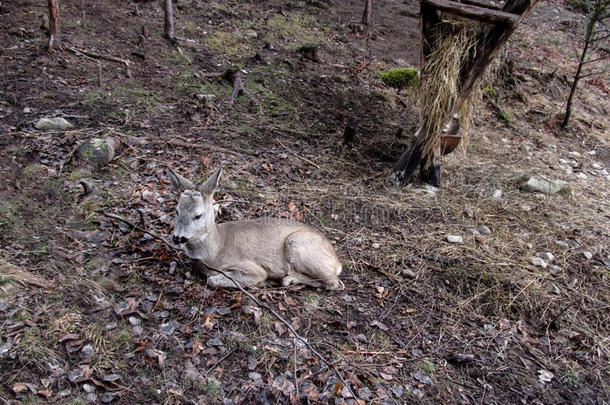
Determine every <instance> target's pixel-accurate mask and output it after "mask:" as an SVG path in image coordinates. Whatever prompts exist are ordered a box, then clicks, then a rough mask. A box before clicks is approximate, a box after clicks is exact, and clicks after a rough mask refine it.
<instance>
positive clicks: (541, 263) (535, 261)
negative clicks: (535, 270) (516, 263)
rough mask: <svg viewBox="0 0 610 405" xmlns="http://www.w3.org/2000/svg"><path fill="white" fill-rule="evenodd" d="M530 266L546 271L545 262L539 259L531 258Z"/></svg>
mask: <svg viewBox="0 0 610 405" xmlns="http://www.w3.org/2000/svg"><path fill="white" fill-rule="evenodd" d="M532 264H533V265H534V266H536V267H542V268H543V269H546V266H547V264H546V262H545V261H544V260H543V259H541V258H540V257H532Z"/></svg>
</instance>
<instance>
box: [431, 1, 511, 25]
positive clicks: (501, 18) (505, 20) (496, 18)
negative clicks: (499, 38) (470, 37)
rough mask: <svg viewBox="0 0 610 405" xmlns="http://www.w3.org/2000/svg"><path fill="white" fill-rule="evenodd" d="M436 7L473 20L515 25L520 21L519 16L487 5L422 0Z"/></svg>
mask: <svg viewBox="0 0 610 405" xmlns="http://www.w3.org/2000/svg"><path fill="white" fill-rule="evenodd" d="M422 2H424V3H427V4H429V5H431V6H433V7H434V8H436V9H438V10H440V11H442V12H444V13H448V14H453V15H457V16H460V17H465V18H468V19H471V20H476V21H482V22H487V23H500V24H506V25H509V26H513V25H515V24H517V21H519V16H518V15H515V14H512V13H507V12H505V11H500V10H494V9H491V8H487V7H479V6H473V5H470V4H464V3H458V2H455V1H451V0H422Z"/></svg>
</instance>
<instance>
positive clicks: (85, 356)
mask: <svg viewBox="0 0 610 405" xmlns="http://www.w3.org/2000/svg"><path fill="white" fill-rule="evenodd" d="M94 355H95V351H94V350H93V346H91V345H86V346H84V347H83V348H82V349H81V350H80V358H81V361H83V362H84V363H89V362H91V359H93V356H94Z"/></svg>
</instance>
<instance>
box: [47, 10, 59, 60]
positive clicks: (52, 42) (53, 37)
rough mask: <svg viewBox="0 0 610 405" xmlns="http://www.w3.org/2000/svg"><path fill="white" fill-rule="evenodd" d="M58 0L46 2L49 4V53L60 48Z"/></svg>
mask: <svg viewBox="0 0 610 405" xmlns="http://www.w3.org/2000/svg"><path fill="white" fill-rule="evenodd" d="M57 1H58V0H48V3H49V43H48V48H49V51H52V50H54V49H58V48H60V47H61V42H60V40H59V6H58V4H57Z"/></svg>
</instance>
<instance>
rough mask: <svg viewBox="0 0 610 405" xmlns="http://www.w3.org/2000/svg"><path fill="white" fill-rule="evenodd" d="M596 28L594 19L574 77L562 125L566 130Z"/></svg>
mask: <svg viewBox="0 0 610 405" xmlns="http://www.w3.org/2000/svg"><path fill="white" fill-rule="evenodd" d="M594 28H595V22H594V21H593V19H591V20H589V24H587V35H586V36H585V46H584V48H582V54H581V55H580V60H579V61H578V67H577V68H576V74H575V75H574V81H573V82H572V87H571V88H570V95H569V96H568V104H567V106H566V113H565V115H564V117H563V122H562V123H561V127H562V128H566V127H567V126H568V123H569V122H570V117H571V116H572V103H573V101H574V94H576V87H577V86H578V82H579V81H580V78H581V73H582V67H583V65H584V63H585V58H586V57H587V51H588V50H589V44H590V43H591V38H592V37H593V32H594V31H595V30H594Z"/></svg>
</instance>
